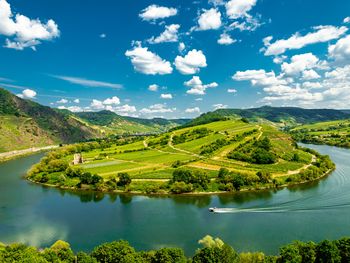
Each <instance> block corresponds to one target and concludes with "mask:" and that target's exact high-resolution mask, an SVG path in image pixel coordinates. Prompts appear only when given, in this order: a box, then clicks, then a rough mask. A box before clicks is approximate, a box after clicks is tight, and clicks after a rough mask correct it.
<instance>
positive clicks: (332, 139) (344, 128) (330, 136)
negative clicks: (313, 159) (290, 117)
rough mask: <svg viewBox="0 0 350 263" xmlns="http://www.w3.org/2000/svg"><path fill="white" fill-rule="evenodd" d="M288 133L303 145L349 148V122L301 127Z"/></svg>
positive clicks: (322, 123)
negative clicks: (303, 143)
mask: <svg viewBox="0 0 350 263" xmlns="http://www.w3.org/2000/svg"><path fill="white" fill-rule="evenodd" d="M290 132H291V134H292V136H293V137H294V138H295V139H296V140H299V141H302V142H305V143H316V144H328V145H332V146H340V147H346V148H350V120H339V121H329V122H319V123H314V124H309V125H303V126H298V127H296V128H294V129H292V130H291V131H290Z"/></svg>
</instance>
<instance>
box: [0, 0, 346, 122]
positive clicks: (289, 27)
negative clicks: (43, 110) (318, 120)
mask: <svg viewBox="0 0 350 263" xmlns="http://www.w3.org/2000/svg"><path fill="white" fill-rule="evenodd" d="M349 28H350V1H348V0H332V1H329V0H322V1H320V0H280V1H276V0H128V1H111V0H99V1H97V0H74V1H68V0H50V1H47V0H45V1H44V0H32V1H20V0H0V87H3V88H5V89H7V90H9V91H11V92H13V93H14V94H16V95H18V96H20V97H22V98H26V99H31V100H33V101H36V102H38V103H41V104H44V105H48V106H50V107H55V108H60V109H69V110H71V111H73V112H74V111H100V110H110V111H113V112H116V113H117V114H120V115H127V116H135V117H142V118H153V117H164V118H188V117H190V118H192V117H196V116H198V115H199V114H201V113H204V112H207V111H212V110H215V109H218V108H251V107H260V106H263V105H271V106H299V107H304V108H339V109H340V108H346V109H350V30H349Z"/></svg>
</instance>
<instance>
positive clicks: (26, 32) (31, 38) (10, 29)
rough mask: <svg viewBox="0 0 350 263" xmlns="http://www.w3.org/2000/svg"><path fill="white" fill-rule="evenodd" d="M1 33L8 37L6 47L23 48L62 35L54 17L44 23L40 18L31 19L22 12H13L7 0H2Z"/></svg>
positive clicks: (0, 7)
mask: <svg viewBox="0 0 350 263" xmlns="http://www.w3.org/2000/svg"><path fill="white" fill-rule="evenodd" d="M0 10H1V11H0V35H4V36H6V37H8V38H7V39H6V44H5V47H7V48H13V49H17V50H23V49H24V48H27V47H30V48H32V49H33V50H35V46H37V45H39V44H40V43H41V41H49V40H52V39H54V38H57V37H59V36H60V31H59V29H58V26H57V24H56V23H55V21H53V20H52V19H50V20H48V21H47V23H42V22H41V21H40V20H39V19H30V18H28V17H26V16H24V15H21V14H14V13H12V10H11V6H10V4H9V3H8V2H7V1H6V0H0Z"/></svg>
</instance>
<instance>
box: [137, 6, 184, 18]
mask: <svg viewBox="0 0 350 263" xmlns="http://www.w3.org/2000/svg"><path fill="white" fill-rule="evenodd" d="M176 14H177V9H176V8H169V7H164V6H158V5H150V6H148V7H146V8H145V9H143V10H142V12H141V13H140V14H139V16H140V17H141V18H142V20H145V21H154V20H157V19H164V18H167V17H171V16H175V15H176Z"/></svg>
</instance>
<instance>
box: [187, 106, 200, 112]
mask: <svg viewBox="0 0 350 263" xmlns="http://www.w3.org/2000/svg"><path fill="white" fill-rule="evenodd" d="M185 112H186V113H200V112H201V110H200V108H199V107H194V108H187V109H186V110H185Z"/></svg>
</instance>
